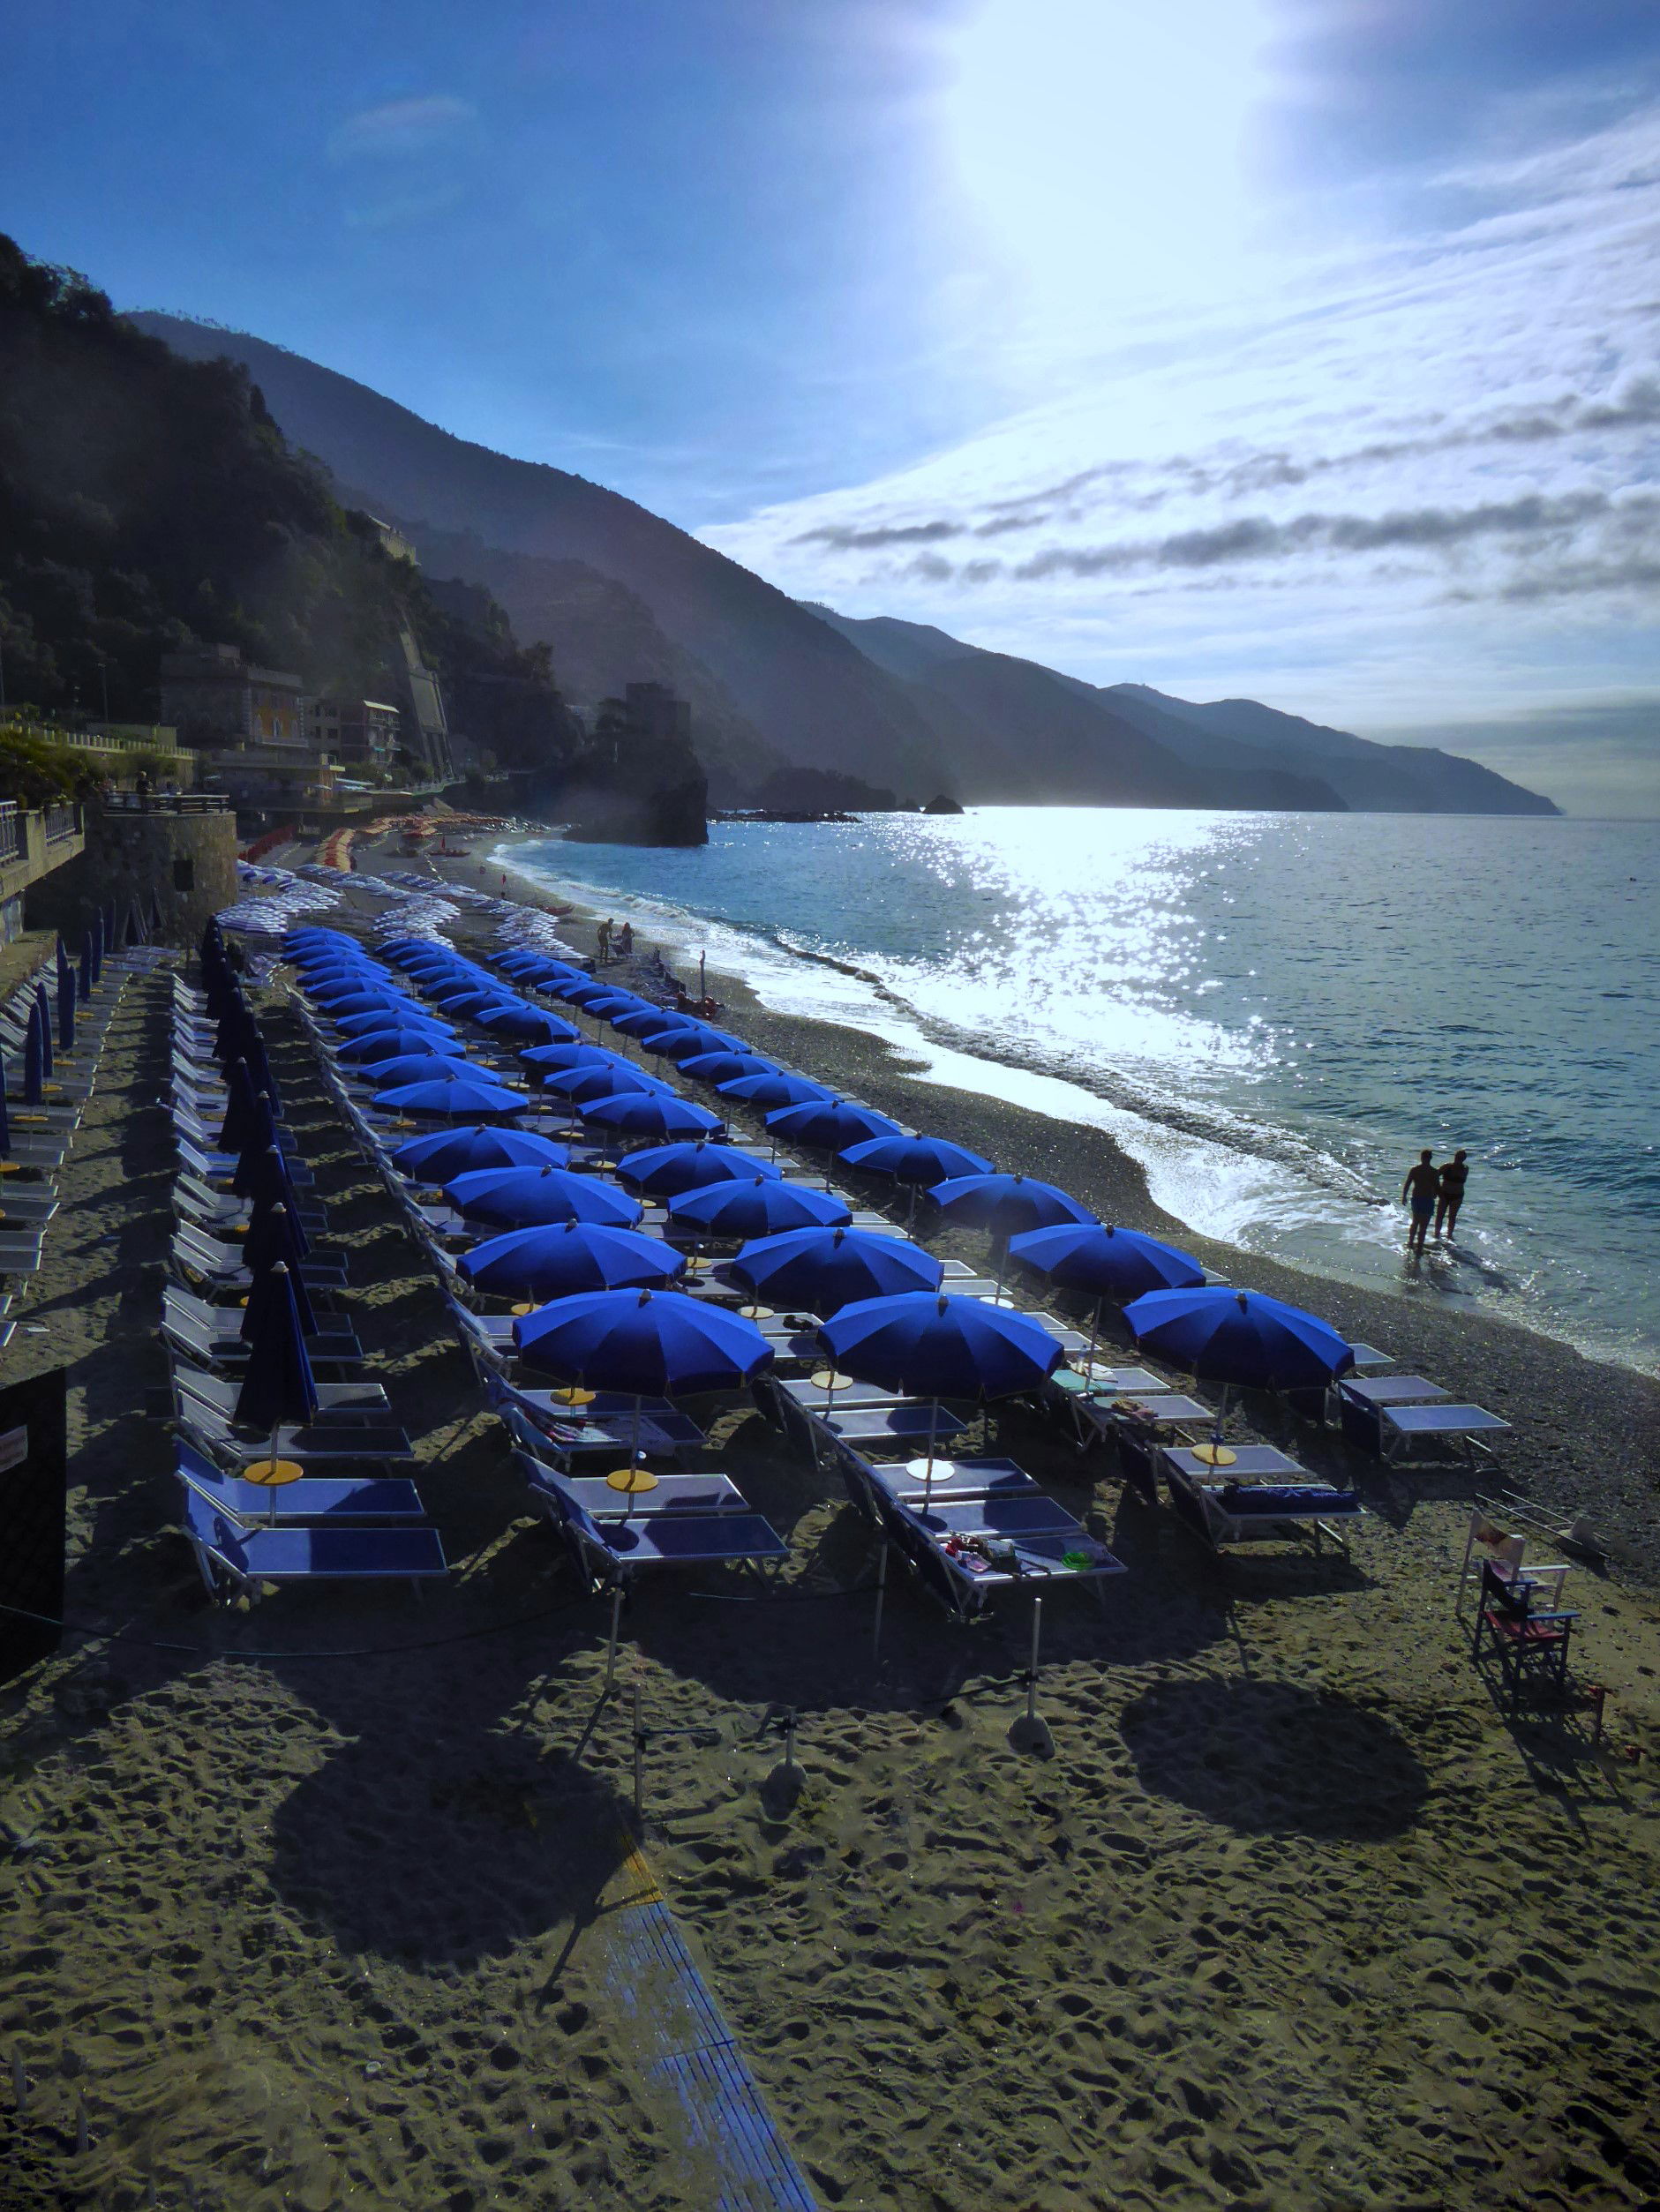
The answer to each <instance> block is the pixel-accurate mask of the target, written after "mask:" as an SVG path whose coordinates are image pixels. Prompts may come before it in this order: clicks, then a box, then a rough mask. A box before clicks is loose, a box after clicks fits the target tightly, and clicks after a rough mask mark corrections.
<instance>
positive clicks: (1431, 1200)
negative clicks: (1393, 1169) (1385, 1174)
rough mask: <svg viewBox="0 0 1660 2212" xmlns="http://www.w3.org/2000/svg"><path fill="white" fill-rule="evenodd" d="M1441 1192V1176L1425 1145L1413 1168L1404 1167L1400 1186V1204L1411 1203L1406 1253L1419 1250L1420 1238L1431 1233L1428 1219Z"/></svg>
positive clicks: (1422, 1239)
mask: <svg viewBox="0 0 1660 2212" xmlns="http://www.w3.org/2000/svg"><path fill="white" fill-rule="evenodd" d="M1440 1195H1441V1178H1440V1174H1439V1173H1438V1170H1437V1168H1436V1165H1435V1154H1434V1153H1433V1152H1432V1151H1430V1150H1429V1148H1428V1146H1427V1145H1426V1146H1425V1148H1424V1150H1423V1151H1422V1152H1420V1153H1419V1155H1418V1164H1417V1166H1416V1167H1409V1168H1408V1170H1407V1179H1406V1181H1405V1182H1403V1183H1402V1184H1401V1204H1402V1205H1403V1206H1404V1205H1407V1204H1410V1206H1411V1208H1412V1220H1411V1224H1410V1226H1408V1230H1407V1249H1408V1252H1422V1251H1423V1241H1424V1239H1425V1238H1426V1237H1427V1236H1428V1235H1429V1233H1430V1220H1431V1216H1432V1215H1433V1213H1434V1211H1435V1205H1436V1201H1437V1199H1438V1197H1439V1196H1440Z"/></svg>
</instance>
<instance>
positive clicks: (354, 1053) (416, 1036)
mask: <svg viewBox="0 0 1660 2212" xmlns="http://www.w3.org/2000/svg"><path fill="white" fill-rule="evenodd" d="M464 1049H465V1047H464V1046H462V1041H461V1039H459V1038H457V1037H444V1036H440V1035H439V1033H438V1031H435V1030H428V1029H372V1030H365V1031H362V1032H361V1033H360V1034H359V1035H358V1036H356V1037H349V1038H347V1039H346V1040H345V1042H344V1043H343V1044H342V1045H339V1046H336V1047H335V1054H334V1056H335V1058H336V1059H337V1060H340V1061H344V1062H345V1064H346V1065H347V1066H348V1067H353V1068H372V1067H373V1066H375V1064H376V1063H377V1061H383V1060H398V1059H406V1058H409V1056H410V1055H416V1056H418V1057H420V1058H422V1059H437V1060H442V1059H445V1058H447V1057H448V1056H450V1055H451V1054H455V1055H459V1054H461V1053H462V1051H463V1050H464Z"/></svg>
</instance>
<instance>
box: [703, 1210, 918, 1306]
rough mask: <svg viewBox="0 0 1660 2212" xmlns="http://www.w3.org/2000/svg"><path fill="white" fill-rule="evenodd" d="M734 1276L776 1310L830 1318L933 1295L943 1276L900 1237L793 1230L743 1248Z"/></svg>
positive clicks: (852, 1231)
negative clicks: (796, 1309)
mask: <svg viewBox="0 0 1660 2212" xmlns="http://www.w3.org/2000/svg"><path fill="white" fill-rule="evenodd" d="M944 1272H945V1271H944V1269H943V1266H942V1265H941V1263H940V1262H939V1261H938V1260H936V1259H935V1256H934V1255H933V1253H932V1252H925V1251H923V1250H922V1249H921V1248H920V1246H919V1245H915V1244H911V1243H908V1242H907V1241H906V1240H905V1238H904V1237H898V1236H872V1235H870V1234H869V1233H868V1232H867V1231H865V1230H863V1229H848V1228H835V1229H830V1228H815V1229H792V1230H788V1231H786V1232H785V1233H784V1234H783V1235H781V1236H769V1237H762V1238H761V1239H759V1240H758V1241H756V1242H755V1243H753V1244H746V1245H745V1246H744V1248H743V1249H742V1250H741V1251H740V1253H739V1255H738V1256H737V1258H736V1259H735V1260H733V1262H732V1273H733V1274H734V1275H736V1276H738V1277H739V1278H740V1280H741V1281H743V1282H746V1283H747V1284H748V1286H749V1287H750V1288H751V1290H753V1291H754V1292H755V1294H756V1296H757V1297H759V1296H761V1295H762V1294H763V1293H764V1295H765V1296H766V1298H767V1299H768V1300H769V1301H770V1303H771V1304H773V1305H775V1306H807V1307H810V1308H812V1310H813V1311H814V1312H815V1313H816V1314H833V1313H836V1312H838V1311H839V1310H840V1308H842V1307H844V1306H852V1305H857V1304H858V1303H860V1301H861V1300H869V1299H873V1298H894V1297H898V1296H900V1295H902V1294H903V1293H906V1292H914V1291H931V1290H937V1289H938V1287H939V1285H940V1280H941V1278H942V1277H943V1274H944Z"/></svg>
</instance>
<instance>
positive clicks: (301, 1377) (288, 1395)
mask: <svg viewBox="0 0 1660 2212" xmlns="http://www.w3.org/2000/svg"><path fill="white" fill-rule="evenodd" d="M295 1293H296V1278H295V1277H294V1276H292V1275H291V1274H290V1273H289V1271H288V1269H287V1268H286V1267H284V1266H282V1265H278V1266H275V1267H271V1268H267V1270H266V1271H265V1273H264V1274H263V1275H258V1276H256V1277H255V1278H254V1285H253V1289H252V1293H250V1295H249V1299H248V1311H247V1317H246V1319H245V1320H244V1323H243V1335H244V1337H245V1338H246V1339H247V1343H248V1368H247V1372H246V1374H245V1375H244V1376H243V1380H242V1388H241V1389H240V1390H239V1391H237V1420H238V1421H246V1422H247V1424H248V1425H249V1427H250V1428H269V1429H272V1430H275V1429H277V1428H281V1427H282V1424H283V1422H284V1421H297V1422H299V1423H300V1424H301V1425H302V1426H304V1423H305V1422H307V1421H312V1420H313V1419H314V1418H315V1417H316V1413H317V1403H318V1400H317V1384H316V1383H315V1381H314V1380H313V1378H312V1362H311V1360H310V1358H309V1357H308V1356H307V1353H306V1350H305V1331H304V1319H303V1316H302V1314H301V1311H300V1306H299V1301H298V1299H297V1296H296V1294H295Z"/></svg>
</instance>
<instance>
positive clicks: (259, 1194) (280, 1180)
mask: <svg viewBox="0 0 1660 2212" xmlns="http://www.w3.org/2000/svg"><path fill="white" fill-rule="evenodd" d="M230 1188H232V1190H234V1191H235V1192H236V1194H237V1196H238V1197H239V1198H245V1199H247V1201H248V1203H250V1204H251V1205H255V1206H289V1207H291V1206H292V1205H293V1204H294V1186H293V1184H292V1183H291V1182H290V1181H289V1171H288V1166H287V1163H286V1162H285V1161H284V1159H283V1158H282V1152H281V1151H279V1149H278V1148H277V1146H276V1145H275V1144H264V1145H255V1144H249V1145H245V1146H244V1148H243V1150H242V1151H240V1152H238V1153H237V1167H236V1173H234V1174H233V1175H232V1176H231V1179H230Z"/></svg>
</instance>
